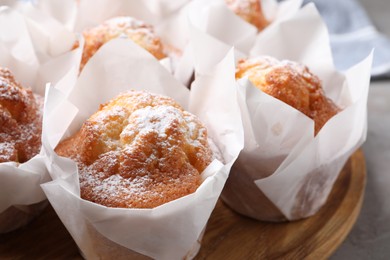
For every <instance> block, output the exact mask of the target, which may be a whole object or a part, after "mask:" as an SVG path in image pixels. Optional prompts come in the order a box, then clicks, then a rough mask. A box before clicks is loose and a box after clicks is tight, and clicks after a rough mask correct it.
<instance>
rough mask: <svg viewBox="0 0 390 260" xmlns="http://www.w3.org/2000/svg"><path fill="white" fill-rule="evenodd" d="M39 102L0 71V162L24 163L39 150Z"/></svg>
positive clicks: (28, 90) (40, 100)
mask: <svg viewBox="0 0 390 260" xmlns="http://www.w3.org/2000/svg"><path fill="white" fill-rule="evenodd" d="M42 107H43V98H41V97H40V96H38V95H35V94H33V93H32V91H31V90H30V89H24V88H22V86H21V85H20V84H19V83H18V82H16V81H15V79H14V77H13V75H12V74H11V72H10V71H9V70H8V69H3V68H1V69H0V125H1V128H0V162H8V161H15V162H25V161H27V160H29V159H31V158H32V157H33V156H34V155H36V154H37V153H38V152H39V149H40V146H41V138H40V136H41V130H42V125H41V124H42Z"/></svg>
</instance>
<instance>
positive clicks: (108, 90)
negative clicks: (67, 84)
mask: <svg viewBox="0 0 390 260" xmlns="http://www.w3.org/2000/svg"><path fill="white" fill-rule="evenodd" d="M226 71H230V73H233V72H234V58H233V53H232V52H230V53H229V54H228V55H227V56H226V58H225V59H224V60H223V61H221V63H219V65H218V66H216V67H215V69H214V70H213V71H211V72H210V73H209V74H208V75H205V76H203V77H200V78H199V79H197V80H196V81H195V83H194V86H193V92H191V93H190V92H189V91H188V89H186V88H185V87H184V86H183V85H181V84H180V83H178V81H176V80H175V79H174V78H173V77H172V76H171V75H170V74H169V72H168V71H167V70H165V69H164V68H163V67H162V66H161V65H160V63H159V62H158V61H156V60H155V59H154V58H153V56H151V55H150V54H149V53H148V52H146V51H145V50H144V49H142V48H141V47H139V46H138V45H136V44H134V43H133V42H132V41H130V40H125V39H117V40H113V41H110V42H109V43H108V44H106V45H104V46H103V47H102V48H101V49H100V50H99V51H98V52H97V53H96V55H95V56H94V57H93V58H92V59H91V60H90V62H89V63H88V64H87V65H86V67H85V68H84V70H83V71H82V73H81V75H80V78H79V79H78V81H77V83H76V86H75V88H73V91H72V93H70V95H69V97H68V98H66V97H62V98H61V97H60V94H61V92H59V91H56V90H55V89H53V88H49V90H48V94H47V100H46V107H51V108H52V109H53V108H54V109H55V107H56V105H57V104H58V106H61V107H62V109H61V110H60V109H57V112H56V113H55V114H54V113H53V114H52V115H51V119H50V120H45V122H44V135H45V136H46V135H47V136H53V135H54V136H56V135H57V134H55V133H50V132H51V131H53V129H55V128H57V127H53V125H56V124H60V125H61V124H62V122H60V121H61V119H62V118H63V117H68V115H67V113H68V111H76V110H75V108H77V110H78V113H77V114H76V115H75V117H74V120H73V122H72V124H71V125H69V126H65V125H63V124H62V125H63V126H64V128H63V129H62V130H60V129H59V128H57V129H55V131H56V132H57V133H60V132H62V133H65V132H67V133H68V134H73V133H75V131H77V130H78V129H79V128H80V126H81V124H82V123H83V122H84V121H85V120H86V118H87V117H89V116H90V115H91V114H92V113H94V112H95V111H96V110H97V109H98V106H99V104H100V103H103V102H106V101H108V100H109V99H111V98H112V97H114V96H116V95H118V94H119V93H120V92H123V91H126V90H129V89H136V90H147V91H150V92H153V93H159V94H163V95H167V96H171V97H172V98H174V99H175V100H176V101H178V102H179V103H180V104H181V105H182V106H183V107H184V108H185V109H188V110H189V111H190V112H193V113H194V114H196V115H198V116H199V118H200V119H201V121H202V122H203V123H204V124H205V125H206V126H207V128H208V133H209V136H210V137H211V138H212V140H213V141H214V143H215V144H216V146H217V147H218V148H219V150H220V151H222V153H223V160H224V162H223V163H222V162H220V161H218V160H214V161H213V162H212V163H211V164H210V165H209V167H207V169H206V170H205V172H204V173H203V176H204V177H205V180H204V182H203V183H202V184H201V186H200V187H199V188H198V189H197V191H196V192H195V193H193V194H190V195H188V196H185V197H182V198H180V199H178V200H175V201H172V202H169V203H166V204H164V205H161V206H159V207H156V208H154V209H120V208H108V207H104V206H100V205H97V204H95V203H91V202H88V201H85V200H82V199H81V198H80V197H79V184H78V174H77V166H76V165H75V163H74V162H72V161H70V160H66V159H63V158H59V157H58V156H57V155H56V154H55V153H54V152H53V148H54V147H55V145H56V143H55V142H54V139H52V141H50V142H49V141H48V140H46V141H44V147H45V153H46V155H47V156H48V157H49V158H52V160H51V164H50V165H48V169H49V171H50V174H51V176H52V177H53V179H54V180H53V181H52V182H49V183H47V184H43V185H42V188H43V189H44V191H45V193H46V195H47V197H48V199H49V201H50V202H51V204H52V205H53V207H54V209H55V210H56V212H57V214H58V215H59V217H60V219H61V220H62V222H63V223H64V225H65V226H66V228H67V229H68V231H69V232H70V233H71V235H72V237H73V238H74V239H75V241H76V243H77V245H78V246H79V248H80V250H81V251H82V254H83V255H84V256H85V257H86V258H88V259H89V258H91V259H93V258H96V257H98V256H97V255H96V254H98V253H97V252H98V250H99V248H96V247H95V244H94V243H95V242H94V239H95V238H94V237H93V235H92V233H91V232H90V228H91V227H93V228H94V229H95V230H96V231H97V232H98V233H100V234H101V235H102V236H103V237H105V238H107V239H109V240H111V241H113V242H114V243H116V244H118V245H121V246H123V247H126V248H129V249H130V250H132V251H134V252H137V253H140V254H142V255H146V256H149V257H152V258H156V259H181V258H184V257H185V256H186V255H187V254H188V253H189V251H191V249H192V248H193V247H194V246H196V245H197V244H198V242H197V240H198V239H199V238H200V236H201V233H202V231H203V230H204V228H205V225H206V223H207V220H208V218H209V216H210V214H211V211H212V210H213V208H214V206H215V203H216V201H217V199H218V197H219V194H220V192H221V190H222V188H223V185H224V183H225V181H226V178H227V177H228V172H229V170H230V167H231V166H232V164H233V162H234V160H235V159H236V157H237V156H238V153H239V151H240V150H241V148H242V145H243V130H242V125H241V124H240V123H237V122H240V120H241V119H240V110H239V107H238V104H237V102H236V98H237V97H236V89H235V84H234V82H233V84H228V85H226V84H223V83H224V79H225V77H226V75H225V72H226ZM207 91H213V92H214V94H216V95H217V94H221V95H223V96H224V97H225V99H224V100H223V101H219V100H215V99H211V98H204V93H206V92H207ZM52 97H53V98H52ZM61 100H62V101H61ZM225 102H228V103H229V104H230V105H229V106H226V105H224V104H225ZM222 107H223V109H221V108H222ZM68 108H69V109H68ZM60 128H61V127H60ZM68 134H66V136H67V135H68ZM94 247H95V248H94Z"/></svg>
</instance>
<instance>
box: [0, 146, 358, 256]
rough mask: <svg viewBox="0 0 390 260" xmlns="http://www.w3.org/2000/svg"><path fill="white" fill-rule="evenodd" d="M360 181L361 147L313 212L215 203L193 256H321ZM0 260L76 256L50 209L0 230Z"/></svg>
mask: <svg viewBox="0 0 390 260" xmlns="http://www.w3.org/2000/svg"><path fill="white" fill-rule="evenodd" d="M365 182H366V167H365V161H364V156H363V153H362V151H361V150H359V151H357V152H356V153H354V154H353V155H352V156H351V158H350V159H349V160H348V162H347V163H346V165H345V166H344V168H343V170H342V172H341V173H340V176H339V178H338V179H337V181H336V183H335V186H334V188H333V190H332V192H331V194H330V196H329V199H328V201H327V203H326V204H325V205H324V207H323V208H322V209H321V210H320V211H319V212H318V213H317V214H316V215H315V216H313V217H310V218H308V219H304V220H299V221H295V222H286V223H267V222H260V221H256V220H253V219H250V218H247V217H244V216H241V215H239V214H237V213H235V212H233V211H232V210H230V209H229V208H228V207H227V206H226V205H225V204H223V203H222V202H221V201H219V202H218V204H217V206H216V208H215V210H214V212H213V213H212V215H211V218H210V220H209V223H208V226H207V229H206V232H205V236H204V238H203V241H202V247H201V250H200V252H199V254H198V255H197V257H196V259H278V258H279V259H280V258H283V259H324V258H327V257H329V256H330V255H331V254H332V253H333V252H334V250H335V249H336V248H337V247H338V246H339V245H340V244H341V242H342V241H343V240H344V239H345V237H346V236H347V234H348V233H349V231H350V230H351V228H352V226H353V224H354V223H355V221H356V218H357V216H358V215H359V212H360V209H361V205H362V201H363V194H364V188H365ZM0 259H82V257H81V256H80V254H79V252H78V249H77V246H76V244H75V243H74V242H73V240H72V238H71V236H70V235H69V233H68V232H67V231H66V229H65V227H64V226H63V225H62V223H61V222H60V220H59V219H58V218H57V216H56V214H55V212H54V211H53V209H52V208H51V207H50V206H49V207H48V208H47V209H46V210H45V211H44V213H43V214H42V215H41V216H39V217H38V218H37V219H36V220H35V221H33V222H32V223H31V224H29V225H28V226H27V227H25V228H23V229H20V230H17V231H14V232H11V233H9V234H5V235H0Z"/></svg>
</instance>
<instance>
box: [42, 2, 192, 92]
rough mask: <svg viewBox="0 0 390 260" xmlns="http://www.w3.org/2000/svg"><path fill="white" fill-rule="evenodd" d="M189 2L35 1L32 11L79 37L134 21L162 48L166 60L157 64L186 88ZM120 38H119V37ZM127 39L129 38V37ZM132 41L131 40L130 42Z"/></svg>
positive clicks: (188, 77) (187, 76)
mask: <svg viewBox="0 0 390 260" xmlns="http://www.w3.org/2000/svg"><path fill="white" fill-rule="evenodd" d="M190 2H191V1H190V0H158V1H127V0H116V1H110V0H103V1H93V0H81V1H78V0H70V1H65V2H64V1H51V0H50V1H47V0H38V1H36V4H35V5H36V7H37V8H38V9H40V10H42V12H45V13H47V14H49V15H50V16H52V17H54V18H56V19H57V20H58V21H60V22H61V23H63V24H64V25H65V26H66V27H67V28H68V29H70V30H72V31H74V32H78V33H83V32H87V33H88V30H90V29H91V28H94V27H97V26H99V25H101V24H103V23H105V22H107V21H109V20H111V21H112V19H115V18H118V17H126V19H129V17H131V18H134V19H136V20H137V22H141V23H145V24H146V25H147V26H151V29H152V30H153V34H154V35H155V36H156V37H158V38H159V39H160V40H161V42H162V46H163V51H164V53H165V56H166V58H163V59H161V60H160V61H161V63H162V64H163V65H164V66H165V67H166V68H167V69H168V70H169V71H171V73H172V74H173V75H174V76H175V78H177V79H178V80H180V81H181V82H182V83H183V84H185V85H186V86H189V84H190V80H191V76H192V72H193V70H192V67H191V66H190V65H191V64H188V61H187V60H188V58H187V57H188V56H189V52H190V50H187V48H186V47H187V41H188V30H187V7H188V4H189V3H190ZM122 37H123V35H122ZM130 38H131V37H130ZM132 39H133V38H132Z"/></svg>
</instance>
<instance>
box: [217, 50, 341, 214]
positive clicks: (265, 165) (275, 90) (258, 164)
mask: <svg viewBox="0 0 390 260" xmlns="http://www.w3.org/2000/svg"><path fill="white" fill-rule="evenodd" d="M236 79H237V80H239V82H241V81H240V80H245V79H247V80H248V82H250V84H252V86H247V88H253V86H254V87H256V88H258V89H259V90H261V92H259V93H255V92H256V91H253V90H249V91H251V92H253V93H255V94H254V95H252V100H253V101H255V100H256V99H258V100H259V101H258V104H257V105H256V111H255V110H253V112H252V113H254V114H255V115H254V118H253V119H252V120H256V122H253V123H252V124H253V125H252V126H248V127H249V128H250V127H253V128H252V129H247V131H248V132H250V133H252V134H253V137H247V139H248V140H249V139H251V138H254V139H255V140H256V141H252V143H250V141H246V142H247V144H246V147H245V148H244V151H243V152H242V153H241V154H240V156H239V158H238V160H237V162H236V163H235V165H234V167H233V170H232V172H231V174H230V176H229V179H228V181H227V183H226V185H225V188H224V191H223V193H222V198H223V199H224V201H225V202H226V203H227V204H228V205H229V206H230V207H231V208H233V209H234V210H236V211H237V212H239V213H241V214H243V215H246V216H249V217H252V218H255V219H258V220H266V221H285V220H288V218H287V217H286V216H285V215H284V214H283V213H282V212H281V211H280V209H279V208H278V207H277V206H275V204H274V203H273V202H272V201H271V200H270V198H269V197H267V196H266V195H265V194H264V193H263V191H262V190H261V189H259V187H258V185H257V184H256V182H257V181H258V180H261V179H264V178H267V177H270V176H272V175H274V174H275V172H277V171H278V170H279V167H280V165H283V163H284V161H285V160H286V158H287V157H288V156H289V153H291V151H294V149H296V148H295V147H297V146H298V145H297V144H299V143H300V142H302V141H306V140H314V139H315V136H316V135H318V133H319V132H320V130H321V129H322V128H323V126H324V125H325V124H326V123H327V122H328V121H329V120H330V119H331V118H332V117H334V116H335V115H336V114H337V113H339V112H340V111H341V109H340V108H339V107H338V106H337V105H336V104H335V103H334V102H333V101H332V100H331V99H329V98H328V97H327V96H326V95H325V93H324V90H323V88H322V83H321V81H320V79H319V78H318V77H317V76H316V75H314V74H313V73H312V72H311V71H310V70H309V69H308V68H307V67H306V66H304V65H302V64H300V63H297V62H293V61H289V60H282V61H279V60H277V59H275V58H273V57H269V56H258V57H254V58H248V59H243V60H240V61H239V62H238V65H237V68H236ZM241 83H242V82H241ZM241 83H239V84H241ZM242 84H244V83H242ZM239 87H240V88H244V86H239ZM247 91H248V90H247ZM264 94H265V95H268V96H264ZM243 109H247V108H243ZM271 111H272V112H271ZM280 111H281V112H280ZM269 113H272V115H271V114H269ZM281 114H289V118H281V117H280V115H281ZM311 121H312V122H313V124H310V122H311ZM289 124H291V125H289ZM257 125H262V128H260V127H259V126H257ZM255 127H256V128H255ZM299 127H301V128H299ZM254 128H255V129H256V130H254ZM310 128H311V129H310ZM247 135H249V134H247ZM310 135H311V136H310ZM255 147H258V148H255ZM255 150H259V151H256V152H254V151H255ZM289 163H293V161H291V159H290V161H289ZM311 164H312V162H310V163H307V165H308V166H301V167H300V171H301V172H300V173H297V174H300V175H305V174H308V175H307V178H306V179H305V180H304V181H302V183H304V184H303V185H302V186H301V187H300V188H298V189H299V191H298V192H297V198H294V197H292V198H294V199H296V202H295V206H294V207H296V208H295V209H293V210H292V211H293V212H292V213H291V214H292V216H290V218H292V219H299V218H302V217H305V216H307V214H308V213H307V211H310V214H312V208H311V207H312V206H313V205H314V203H318V200H319V197H320V196H323V192H324V191H323V189H324V187H325V185H324V184H325V183H327V182H328V180H326V175H324V174H322V173H321V172H318V173H317V174H315V173H313V172H312V173H310V172H307V173H305V169H306V168H308V167H310V166H309V165H311ZM284 167H286V166H285V165H284ZM320 168H321V167H320ZM297 170H299V169H297ZM286 174H288V173H286ZM291 185H292V186H293V184H291ZM299 185H301V184H299ZM308 185H309V186H308ZM311 187H317V189H318V190H317V191H316V192H317V193H318V194H314V192H313V191H312V188H311ZM326 187H328V186H326ZM273 189H274V190H275V191H276V190H279V189H280V187H277V186H275V187H273ZM286 192H287V191H286ZM289 192H290V191H289ZM321 200H322V199H321ZM302 209H303V210H302ZM290 220H291V219H290Z"/></svg>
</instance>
